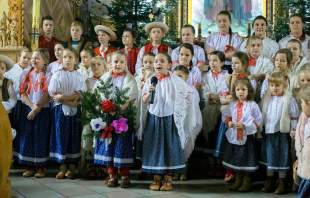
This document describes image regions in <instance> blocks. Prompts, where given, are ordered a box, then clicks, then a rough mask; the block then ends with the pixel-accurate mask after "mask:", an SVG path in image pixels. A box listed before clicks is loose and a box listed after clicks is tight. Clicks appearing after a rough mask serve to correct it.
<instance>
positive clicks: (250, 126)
mask: <svg viewBox="0 0 310 198" xmlns="http://www.w3.org/2000/svg"><path fill="white" fill-rule="evenodd" d="M249 105H250V107H249V108H248V109H247V110H249V111H250V117H249V118H246V119H245V120H246V122H245V123H243V124H244V126H245V131H246V134H254V133H256V132H257V131H258V129H259V128H260V127H261V125H262V122H263V116H262V113H261V111H260V109H259V106H258V105H257V104H256V103H255V102H251V103H250V104H249Z"/></svg>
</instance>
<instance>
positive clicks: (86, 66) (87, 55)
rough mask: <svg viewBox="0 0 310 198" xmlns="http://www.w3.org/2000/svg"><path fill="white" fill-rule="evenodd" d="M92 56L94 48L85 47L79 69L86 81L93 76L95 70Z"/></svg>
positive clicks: (81, 54)
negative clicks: (92, 64)
mask: <svg viewBox="0 0 310 198" xmlns="http://www.w3.org/2000/svg"><path fill="white" fill-rule="evenodd" d="M92 57H93V52H92V50H89V49H83V50H82V51H81V53H80V59H81V63H80V64H79V69H78V70H77V71H78V72H80V73H81V74H82V76H83V78H84V80H85V81H86V80H87V79H88V78H91V77H92V76H93V72H92V69H91V59H92Z"/></svg>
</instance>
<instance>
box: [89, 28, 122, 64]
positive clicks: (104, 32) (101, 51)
mask: <svg viewBox="0 0 310 198" xmlns="http://www.w3.org/2000/svg"><path fill="white" fill-rule="evenodd" d="M95 32H96V34H97V36H98V41H99V43H100V46H99V47H96V48H95V49H94V52H95V55H96V56H102V57H103V58H105V59H106V58H107V55H108V54H111V53H112V52H114V51H115V50H116V49H115V48H114V47H111V46H110V41H115V40H116V38H117V36H116V34H115V32H114V31H112V30H111V29H110V28H109V27H107V26H103V25H96V26H95Z"/></svg>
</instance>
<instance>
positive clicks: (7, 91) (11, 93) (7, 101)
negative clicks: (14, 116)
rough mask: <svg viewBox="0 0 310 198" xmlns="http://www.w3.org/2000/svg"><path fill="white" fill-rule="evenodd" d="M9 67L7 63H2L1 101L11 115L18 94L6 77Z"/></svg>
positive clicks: (0, 69)
mask: <svg viewBox="0 0 310 198" xmlns="http://www.w3.org/2000/svg"><path fill="white" fill-rule="evenodd" d="M7 67H8V65H7V64H6V63H4V62H1V61H0V88H1V90H0V100H1V101H2V105H3V107H4V108H5V110H6V111H7V112H8V113H10V112H11V110H12V109H13V108H14V106H15V104H16V94H15V90H14V86H13V82H12V81H11V80H9V79H7V78H6V77H5V76H4V74H5V72H6V71H7Z"/></svg>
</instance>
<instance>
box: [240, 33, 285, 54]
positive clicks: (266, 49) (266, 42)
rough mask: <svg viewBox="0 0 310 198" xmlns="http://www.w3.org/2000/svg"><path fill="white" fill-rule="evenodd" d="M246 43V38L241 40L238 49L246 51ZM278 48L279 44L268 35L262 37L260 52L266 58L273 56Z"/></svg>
mask: <svg viewBox="0 0 310 198" xmlns="http://www.w3.org/2000/svg"><path fill="white" fill-rule="evenodd" d="M246 43H247V39H246V40H244V41H243V43H242V44H241V46H240V51H242V52H247V49H246ZM278 50H279V44H278V43H277V42H276V41H274V40H272V39H271V38H269V37H265V38H264V39H263V49H262V54H263V55H264V56H266V57H268V58H270V59H271V58H273V56H274V55H275V54H276V52H277V51H278Z"/></svg>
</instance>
